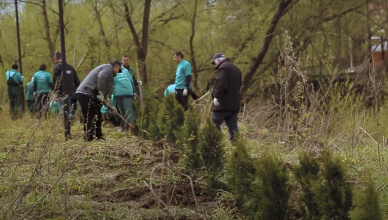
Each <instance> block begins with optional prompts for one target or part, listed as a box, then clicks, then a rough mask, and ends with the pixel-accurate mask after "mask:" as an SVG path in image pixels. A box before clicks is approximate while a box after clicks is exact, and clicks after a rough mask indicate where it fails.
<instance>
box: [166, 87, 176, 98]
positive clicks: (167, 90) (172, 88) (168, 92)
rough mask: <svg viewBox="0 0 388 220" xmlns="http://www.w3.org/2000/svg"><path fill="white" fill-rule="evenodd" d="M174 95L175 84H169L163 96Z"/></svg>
mask: <svg viewBox="0 0 388 220" xmlns="http://www.w3.org/2000/svg"><path fill="white" fill-rule="evenodd" d="M171 94H175V84H171V85H169V86H167V88H166V90H164V96H167V95H171Z"/></svg>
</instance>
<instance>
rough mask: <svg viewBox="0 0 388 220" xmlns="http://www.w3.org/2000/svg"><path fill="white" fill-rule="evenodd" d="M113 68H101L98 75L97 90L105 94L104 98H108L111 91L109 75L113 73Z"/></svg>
mask: <svg viewBox="0 0 388 220" xmlns="http://www.w3.org/2000/svg"><path fill="white" fill-rule="evenodd" d="M112 71H113V69H110V68H106V67H105V68H101V69H100V71H99V73H98V76H97V90H98V91H99V92H102V94H103V95H104V98H106V97H107V96H108V95H109V93H110V91H108V90H109V89H110V88H108V80H109V78H110V77H109V75H111V74H112Z"/></svg>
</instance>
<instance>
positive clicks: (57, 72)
mask: <svg viewBox="0 0 388 220" xmlns="http://www.w3.org/2000/svg"><path fill="white" fill-rule="evenodd" d="M53 72H54V74H53V75H54V76H53V84H54V88H53V90H54V92H56V91H58V90H59V88H60V87H61V84H60V81H59V79H60V78H61V70H59V68H58V65H55V67H54V71H53Z"/></svg>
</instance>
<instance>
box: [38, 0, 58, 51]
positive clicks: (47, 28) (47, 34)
mask: <svg viewBox="0 0 388 220" xmlns="http://www.w3.org/2000/svg"><path fill="white" fill-rule="evenodd" d="M41 7H42V14H43V19H44V26H45V40H46V42H47V45H48V48H49V50H50V51H49V56H48V57H53V56H54V52H55V48H54V43H53V41H52V39H51V34H50V23H49V19H48V14H47V3H46V0H42V6H41Z"/></svg>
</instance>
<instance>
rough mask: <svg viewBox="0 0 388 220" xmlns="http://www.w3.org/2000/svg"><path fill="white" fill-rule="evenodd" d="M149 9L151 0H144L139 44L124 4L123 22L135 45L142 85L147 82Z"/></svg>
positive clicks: (127, 9)
mask: <svg viewBox="0 0 388 220" xmlns="http://www.w3.org/2000/svg"><path fill="white" fill-rule="evenodd" d="M150 9H151V0H145V4H144V13H143V29H142V38H141V43H140V40H139V36H138V34H137V33H136V29H135V26H134V25H133V22H132V18H131V15H130V12H129V7H128V4H127V3H126V2H125V3H124V12H125V20H126V22H127V23H128V26H129V29H130V30H131V34H132V37H133V41H134V42H135V45H136V50H137V59H138V60H139V68H140V70H139V71H140V73H139V74H140V77H141V79H139V80H142V81H143V83H147V82H148V76H147V65H146V60H147V47H148V29H149V20H150Z"/></svg>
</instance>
